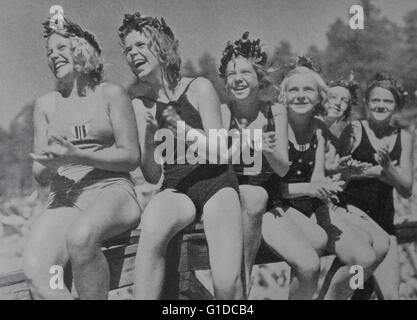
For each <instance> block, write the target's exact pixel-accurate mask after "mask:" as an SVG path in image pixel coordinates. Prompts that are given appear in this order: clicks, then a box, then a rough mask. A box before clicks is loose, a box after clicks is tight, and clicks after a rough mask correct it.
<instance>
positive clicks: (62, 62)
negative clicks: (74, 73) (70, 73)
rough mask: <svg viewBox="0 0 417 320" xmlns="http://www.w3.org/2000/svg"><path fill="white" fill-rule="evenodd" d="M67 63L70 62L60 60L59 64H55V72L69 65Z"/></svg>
mask: <svg viewBox="0 0 417 320" xmlns="http://www.w3.org/2000/svg"><path fill="white" fill-rule="evenodd" d="M67 63H68V61H66V60H60V61H58V62H55V63H54V68H55V71H58V70H59V69H60V68H62V67H63V66H65V65H67Z"/></svg>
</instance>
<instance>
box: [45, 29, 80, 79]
mask: <svg viewBox="0 0 417 320" xmlns="http://www.w3.org/2000/svg"><path fill="white" fill-rule="evenodd" d="M47 56H48V64H49V67H50V68H51V70H52V72H53V73H54V75H55V77H57V78H58V79H59V78H63V77H64V76H66V75H67V74H69V73H71V72H73V70H74V61H73V58H72V51H71V40H70V39H69V38H66V37H63V36H61V35H59V34H57V33H53V34H52V35H51V36H50V37H49V39H48V48H47Z"/></svg>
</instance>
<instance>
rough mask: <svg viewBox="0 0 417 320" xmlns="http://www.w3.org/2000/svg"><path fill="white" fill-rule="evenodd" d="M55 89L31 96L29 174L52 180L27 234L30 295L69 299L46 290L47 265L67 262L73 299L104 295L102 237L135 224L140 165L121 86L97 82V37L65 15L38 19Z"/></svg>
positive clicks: (62, 291)
mask: <svg viewBox="0 0 417 320" xmlns="http://www.w3.org/2000/svg"><path fill="white" fill-rule="evenodd" d="M44 27H45V38H46V41H47V57H48V62H49V66H50V68H51V70H52V72H53V73H54V75H55V77H56V78H57V90H56V91H53V92H50V93H48V94H46V95H44V96H43V97H41V98H39V99H38V100H37V101H36V104H35V109H34V127H35V142H34V154H31V157H32V158H33V160H34V164H33V174H34V176H35V178H36V180H37V181H38V182H39V183H40V184H42V185H47V184H48V183H51V186H50V194H49V199H48V205H47V209H46V211H45V212H44V214H43V215H41V216H40V217H39V218H38V220H37V221H36V222H35V224H34V225H33V227H32V229H31V232H30V235H29V237H28V239H27V244H26V249H25V254H24V266H23V270H24V273H25V276H26V279H27V281H28V283H29V286H30V290H31V294H32V296H33V297H34V298H43V299H72V296H71V294H70V292H69V290H68V288H66V287H64V288H62V289H59V288H58V289H55V290H53V289H52V288H51V287H50V279H51V276H52V275H51V274H50V268H51V267H52V266H56V265H58V266H62V267H64V266H65V265H66V264H67V262H69V261H70V262H71V266H72V271H73V277H74V283H75V287H76V289H77V293H78V296H79V298H80V299H106V298H107V295H108V290H109V266H108V265H107V262H106V260H105V257H104V255H103V253H102V251H101V244H102V242H103V241H104V240H107V239H109V238H112V237H114V236H116V235H119V234H121V233H123V232H125V231H128V230H130V229H132V228H134V227H135V226H136V225H137V224H138V222H139V217H140V209H139V206H138V203H137V200H136V195H135V192H134V189H133V184H132V182H131V180H130V176H129V171H131V170H133V169H135V168H136V167H137V165H138V163H139V155H140V154H139V148H138V139H137V136H138V135H137V129H136V122H135V119H134V111H133V108H132V105H131V103H130V100H129V98H128V96H127V94H126V93H125V91H124V90H123V89H122V88H121V87H120V86H118V85H116V84H113V83H109V82H102V81H101V80H102V71H103V63H102V60H101V48H100V46H99V44H98V42H97V40H96V38H95V37H94V36H93V35H92V34H91V33H90V32H88V31H85V30H83V29H81V27H80V26H78V25H77V24H75V23H72V22H71V21H69V20H67V19H65V21H64V23H63V28H62V29H56V28H52V27H50V25H49V21H47V22H45V23H44Z"/></svg>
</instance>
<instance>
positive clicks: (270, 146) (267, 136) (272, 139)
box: [262, 131, 277, 153]
mask: <svg viewBox="0 0 417 320" xmlns="http://www.w3.org/2000/svg"><path fill="white" fill-rule="evenodd" d="M276 145H277V139H276V136H275V132H273V131H271V132H263V133H262V151H265V152H269V153H273V152H274V150H275V147H276Z"/></svg>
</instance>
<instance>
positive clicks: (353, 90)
mask: <svg viewBox="0 0 417 320" xmlns="http://www.w3.org/2000/svg"><path fill="white" fill-rule="evenodd" d="M327 85H328V87H329V88H334V87H342V88H345V89H347V90H348V91H349V94H350V99H349V102H348V107H347V109H346V110H345V113H344V114H343V121H345V120H346V119H348V118H349V117H350V114H351V113H352V108H353V106H355V105H357V103H358V90H359V83H358V82H357V81H356V80H355V75H354V73H353V71H351V72H350V74H349V76H348V77H347V78H346V79H344V78H340V79H338V80H331V81H329V83H328V84H327Z"/></svg>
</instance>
